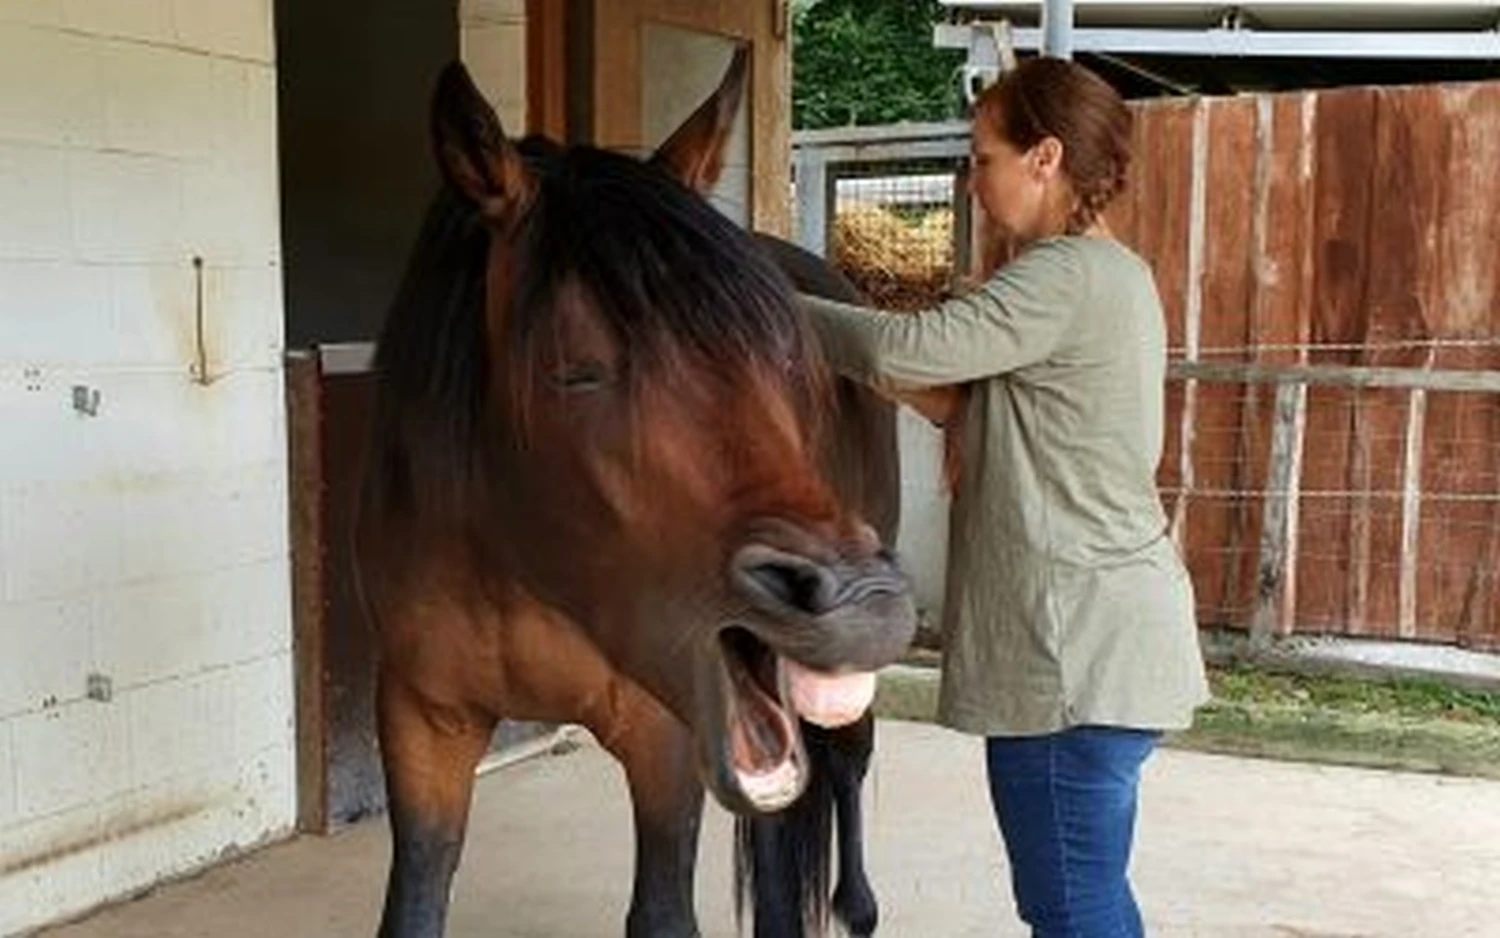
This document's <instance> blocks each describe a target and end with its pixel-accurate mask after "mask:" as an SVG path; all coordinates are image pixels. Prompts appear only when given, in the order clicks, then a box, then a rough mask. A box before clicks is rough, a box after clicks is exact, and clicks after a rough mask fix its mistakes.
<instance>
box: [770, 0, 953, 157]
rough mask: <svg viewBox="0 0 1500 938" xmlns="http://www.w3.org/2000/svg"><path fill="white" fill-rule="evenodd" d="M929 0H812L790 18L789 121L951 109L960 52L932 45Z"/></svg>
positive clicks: (918, 116) (921, 116) (940, 116)
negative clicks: (791, 70) (791, 26)
mask: <svg viewBox="0 0 1500 938" xmlns="http://www.w3.org/2000/svg"><path fill="white" fill-rule="evenodd" d="M942 18H943V11H942V7H941V6H939V5H938V2H937V0H817V2H814V3H811V4H807V5H802V6H799V7H798V8H797V10H796V13H795V19H794V22H793V29H794V32H793V40H792V69H793V80H792V125H793V126H794V127H796V128H799V129H802V128H816V127H843V126H849V125H855V124H889V123H895V122H897V121H933V120H946V119H949V118H954V117H958V116H959V108H960V97H959V85H958V71H957V70H958V67H959V66H960V65H961V64H962V63H963V57H964V56H963V52H962V51H960V50H956V49H935V48H933V45H932V26H933V24H934V23H937V22H939V21H941V20H942Z"/></svg>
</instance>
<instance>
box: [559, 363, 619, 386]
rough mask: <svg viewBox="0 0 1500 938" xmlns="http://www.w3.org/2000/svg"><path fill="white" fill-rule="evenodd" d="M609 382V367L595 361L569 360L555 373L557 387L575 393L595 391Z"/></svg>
mask: <svg viewBox="0 0 1500 938" xmlns="http://www.w3.org/2000/svg"><path fill="white" fill-rule="evenodd" d="M609 382H610V373H609V369H608V368H606V367H605V366H604V364H603V363H602V362H596V361H581V362H569V363H568V364H567V365H565V366H564V367H563V369H562V370H561V371H560V372H559V373H558V375H557V385H558V387H560V388H562V389H563V390H564V391H569V392H575V393H583V392H585V391H597V390H599V389H600V388H602V387H604V386H605V385H607V384H609Z"/></svg>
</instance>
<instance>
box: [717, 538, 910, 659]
mask: <svg viewBox="0 0 1500 938" xmlns="http://www.w3.org/2000/svg"><path fill="white" fill-rule="evenodd" d="M729 578H730V582H731V584H732V585H733V588H734V590H735V591H736V592H737V593H738V594H739V595H740V596H741V597H742V598H743V599H744V600H745V601H746V602H747V603H748V604H749V605H750V607H751V608H752V609H753V610H754V611H755V613H756V615H755V616H754V617H753V618H752V619H751V620H750V621H749V622H748V623H747V627H748V628H750V629H751V630H752V631H753V632H754V633H755V634H756V637H758V638H759V639H760V640H761V641H763V642H765V643H766V644H767V645H769V646H771V648H773V649H774V650H775V651H776V652H777V653H779V654H781V655H784V656H785V657H787V658H790V659H791V660H793V661H795V662H798V663H800V664H802V665H806V666H807V667H809V668H813V669H815V670H818V671H826V672H830V673H840V672H848V671H873V670H875V669H877V668H881V667H884V666H885V665H887V664H890V663H891V662H893V661H895V660H896V659H897V658H899V657H900V656H901V655H902V654H904V653H905V652H906V649H907V647H908V646H909V645H910V644H911V640H912V638H913V636H914V635H915V632H916V626H917V614H916V604H915V601H914V599H913V596H912V590H911V583H910V581H909V580H908V578H907V577H906V575H905V573H904V572H903V571H902V569H901V566H900V563H899V561H898V560H897V558H896V557H895V555H894V554H892V553H891V551H889V550H887V549H885V548H883V547H881V546H880V545H879V543H878V541H876V540H875V539H874V537H873V535H867V534H865V533H861V534H859V535H858V536H856V537H854V538H850V539H847V540H844V541H840V542H830V541H829V540H826V539H820V538H817V537H816V536H814V535H812V534H811V533H809V532H807V531H805V530H803V529H801V528H799V527H797V526H795V525H792V524H790V523H788V522H785V521H772V522H763V523H761V524H758V525H757V526H756V527H755V528H754V529H753V532H752V534H751V536H750V537H748V538H747V539H746V540H745V542H744V543H743V544H742V545H741V546H740V547H739V549H738V550H736V551H735V553H734V555H733V556H732V558H731V560H730V564H729Z"/></svg>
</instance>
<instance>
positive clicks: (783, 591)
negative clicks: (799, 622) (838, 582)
mask: <svg viewBox="0 0 1500 938" xmlns="http://www.w3.org/2000/svg"><path fill="white" fill-rule="evenodd" d="M740 575H741V576H742V577H744V578H745V580H746V581H748V583H749V584H750V585H752V586H754V587H756V588H758V589H760V590H761V591H762V592H764V593H767V594H769V595H770V596H772V597H774V598H775V599H776V600H777V601H778V602H781V603H784V604H785V605H787V606H790V607H791V608H793V609H796V610H797V611H799V612H803V613H806V614H808V615H814V616H815V615H822V614H823V613H825V612H827V611H829V610H830V609H831V608H833V606H834V603H835V595H834V594H835V593H836V590H835V589H834V588H833V584H832V583H831V582H830V577H829V575H828V573H827V572H826V571H824V570H823V569H822V568H820V567H818V566H817V565H816V564H813V563H812V562H810V561H805V560H802V559H800V558H792V557H782V558H777V559H774V560H764V561H761V562H758V563H750V564H746V565H744V566H742V567H740Z"/></svg>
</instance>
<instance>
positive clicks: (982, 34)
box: [962, 19, 1016, 105]
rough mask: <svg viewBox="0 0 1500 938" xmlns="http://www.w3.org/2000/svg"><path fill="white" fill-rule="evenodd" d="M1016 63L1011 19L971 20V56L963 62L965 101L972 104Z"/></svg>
mask: <svg viewBox="0 0 1500 938" xmlns="http://www.w3.org/2000/svg"><path fill="white" fill-rule="evenodd" d="M1015 67H1016V45H1015V37H1014V35H1013V34H1012V33H1011V28H1010V20H1008V19H1002V20H999V21H993V22H991V21H983V22H977V23H972V24H970V30H969V58H968V60H967V61H965V62H964V65H963V79H962V82H963V91H964V101H965V102H966V103H968V104H970V105H972V104H973V103H974V102H975V101H976V100H978V98H979V96H980V94H982V93H983V92H984V89H986V88H988V87H989V86H990V85H993V84H994V83H995V82H997V81H999V80H1000V76H1002V75H1004V74H1005V73H1006V72H1008V71H1011V70H1012V69H1014V68H1015Z"/></svg>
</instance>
